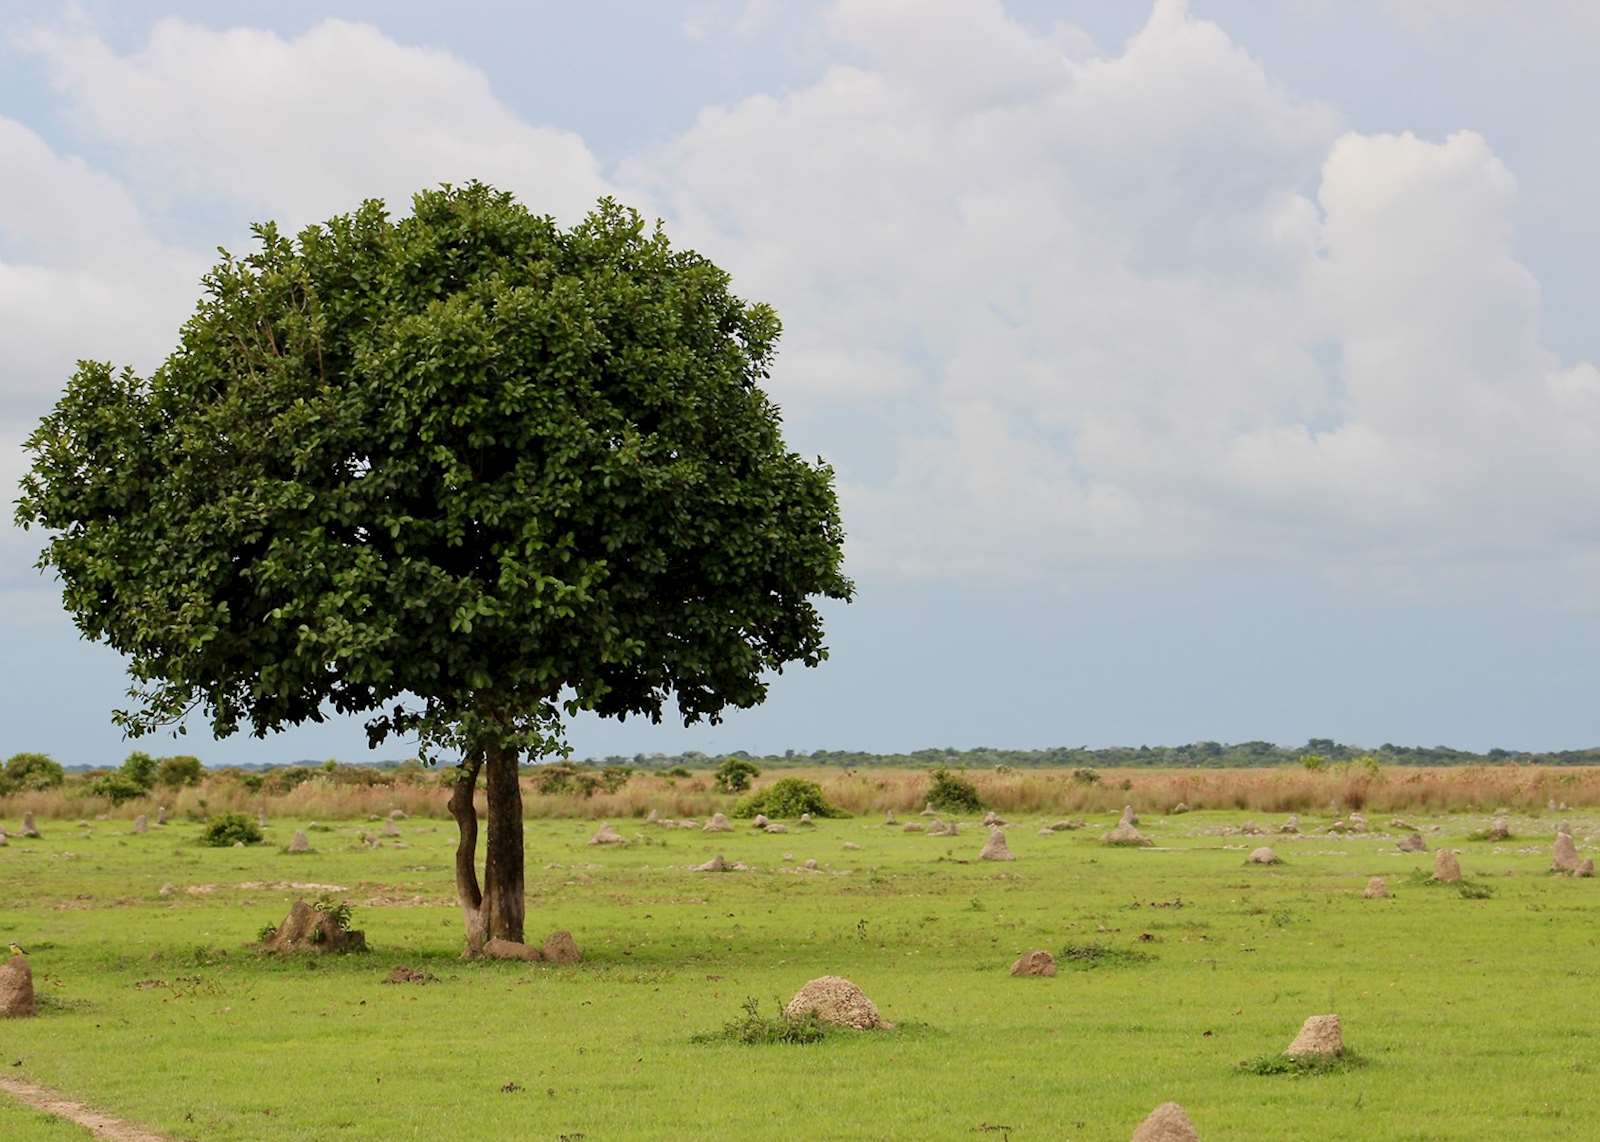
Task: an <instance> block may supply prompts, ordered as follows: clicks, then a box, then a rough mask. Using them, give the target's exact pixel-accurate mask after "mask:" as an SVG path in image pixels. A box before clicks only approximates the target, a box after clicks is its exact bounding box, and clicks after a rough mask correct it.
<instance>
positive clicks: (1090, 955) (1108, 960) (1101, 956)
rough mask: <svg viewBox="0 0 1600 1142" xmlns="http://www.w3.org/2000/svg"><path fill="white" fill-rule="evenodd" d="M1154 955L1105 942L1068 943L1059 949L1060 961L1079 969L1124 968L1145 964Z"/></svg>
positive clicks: (1152, 958)
mask: <svg viewBox="0 0 1600 1142" xmlns="http://www.w3.org/2000/svg"><path fill="white" fill-rule="evenodd" d="M1154 959H1155V957H1154V956H1152V955H1151V954H1150V953H1148V952H1136V951H1133V950H1132V949H1130V948H1113V947H1109V946H1107V945H1105V944H1068V945H1067V946H1066V947H1064V948H1062V949H1061V962H1062V963H1063V964H1065V965H1066V966H1067V967H1069V968H1077V969H1078V970H1079V971H1093V970H1094V969H1095V968H1125V967H1134V966H1136V965H1138V964H1147V963H1149V962H1150V961H1151V960H1154Z"/></svg>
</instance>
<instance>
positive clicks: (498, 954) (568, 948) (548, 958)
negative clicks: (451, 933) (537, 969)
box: [467, 932, 583, 964]
mask: <svg viewBox="0 0 1600 1142" xmlns="http://www.w3.org/2000/svg"><path fill="white" fill-rule="evenodd" d="M481 954H482V955H484V956H485V957H487V958H489V959H492V960H527V961H528V962H530V963H545V964H575V963H578V962H579V961H581V960H582V959H583V956H582V954H581V953H580V952H579V951H578V945H577V942H576V941H575V940H573V938H572V933H571V932H551V933H550V935H549V936H547V937H545V941H544V945H543V946H542V947H535V946H534V945H532V944H523V943H519V942H518V941H516V940H500V939H495V940H490V941H489V942H488V943H486V944H484V945H483V951H482V953H481ZM467 958H468V959H471V958H472V952H471V950H470V949H469V950H468V952H467Z"/></svg>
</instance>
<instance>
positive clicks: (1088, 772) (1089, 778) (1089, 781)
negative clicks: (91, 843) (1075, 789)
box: [1072, 768, 1100, 785]
mask: <svg viewBox="0 0 1600 1142" xmlns="http://www.w3.org/2000/svg"><path fill="white" fill-rule="evenodd" d="M1072 780H1074V781H1076V782H1077V783H1078V784H1079V785H1098V784H1099V783H1100V771H1099V770H1097V769H1083V768H1080V769H1074V770H1073V771H1072Z"/></svg>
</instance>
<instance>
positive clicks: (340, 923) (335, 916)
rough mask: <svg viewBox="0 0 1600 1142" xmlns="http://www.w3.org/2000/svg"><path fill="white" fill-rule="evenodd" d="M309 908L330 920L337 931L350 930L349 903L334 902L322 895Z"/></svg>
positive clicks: (344, 901) (342, 901)
mask: <svg viewBox="0 0 1600 1142" xmlns="http://www.w3.org/2000/svg"><path fill="white" fill-rule="evenodd" d="M311 907H313V908H315V909H316V910H317V911H318V912H321V913H322V914H323V915H324V916H326V917H328V919H330V920H332V921H333V926H334V927H335V928H337V929H339V931H341V932H348V931H349V930H350V913H351V908H350V902H349V901H347V900H335V899H334V898H333V897H331V896H329V895H327V894H326V893H324V894H323V895H321V896H319V897H317V900H316V903H314V904H312V905H311Z"/></svg>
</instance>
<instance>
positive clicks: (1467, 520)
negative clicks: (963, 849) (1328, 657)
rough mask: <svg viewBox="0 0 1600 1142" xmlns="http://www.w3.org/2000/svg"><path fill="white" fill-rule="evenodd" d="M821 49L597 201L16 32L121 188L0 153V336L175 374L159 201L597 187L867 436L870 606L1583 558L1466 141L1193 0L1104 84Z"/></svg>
mask: <svg viewBox="0 0 1600 1142" xmlns="http://www.w3.org/2000/svg"><path fill="white" fill-rule="evenodd" d="M703 11H704V13H706V16H705V19H707V20H711V19H713V18H715V19H716V20H718V21H722V22H726V21H729V20H736V19H737V18H741V14H742V16H743V17H748V18H749V19H751V20H755V21H758V22H759V20H761V19H765V18H766V15H764V14H769V13H770V11H771V9H770V8H769V7H768V6H765V5H761V4H754V5H740V6H730V5H726V4H724V5H719V6H710V7H705V8H704V9H703ZM752 13H753V15H752ZM822 27H823V29H824V30H825V32H826V34H828V35H830V36H832V37H833V40H832V43H833V46H834V51H835V53H836V54H835V63H834V64H833V65H832V66H830V67H827V68H825V69H823V70H822V71H821V73H820V74H819V75H818V77H817V78H816V80H815V82H814V83H812V84H810V85H809V86H805V87H802V88H800V89H797V90H794V91H791V92H788V93H785V94H781V95H778V94H763V95H757V96H753V97H751V98H749V99H745V100H743V101H741V102H738V103H736V104H734V105H731V106H727V107H718V108H708V109H706V110H705V111H703V112H702V113H701V114H700V115H699V117H698V118H697V119H696V121H695V122H694V123H693V124H692V125H691V126H689V127H688V128H687V129H686V130H685V131H683V133H682V134H681V135H679V136H678V137H677V138H675V139H673V140H672V141H671V142H669V143H667V144H666V145H664V146H662V147H660V148H658V149H656V150H654V151H652V152H650V153H648V154H642V155H638V156H635V157H634V158H633V159H631V160H629V161H626V162H623V163H621V164H619V166H618V168H617V170H616V171H614V172H603V171H601V170H600V168H599V166H598V164H597V163H596V161H595V160H594V158H593V156H592V155H591V153H590V152H589V150H588V148H587V147H586V146H585V145H584V143H583V141H582V140H581V139H579V138H578V137H577V136H576V135H573V134H570V133H568V132H565V131H562V130H559V129H554V128H549V127H537V126H531V125H529V124H526V123H524V122H522V121H520V120H518V119H517V118H516V117H515V116H513V115H512V114H511V113H510V112H509V111H508V110H507V109H506V108H505V107H504V106H503V105H502V104H501V103H500V102H499V101H498V100H497V99H496V98H495V97H494V95H493V93H492V92H491V91H490V88H489V85H488V83H487V81H486V79H485V78H484V76H483V75H482V74H481V73H480V72H478V71H477V70H476V69H474V68H473V67H471V66H470V65H468V64H466V63H463V62H462V61H460V60H457V59H454V58H452V57H450V56H448V55H445V54H443V53H440V52H436V51H431V50H427V49H420V48H415V47H408V46H404V45H401V44H397V43H395V42H394V41H392V40H389V39H387V38H386V37H385V36H383V35H382V33H380V32H379V31H377V30H375V29H373V28H370V27H366V26H362V25H355V24H348V23H341V22H337V21H330V22H327V23H324V24H320V25H318V26H316V27H315V28H313V29H311V30H310V31H307V32H306V33H304V34H302V35H300V36H298V37H295V38H292V39H285V38H282V37H279V36H277V35H274V34H271V33H266V32H258V31H250V30H233V31H226V32H218V31H211V30H207V29H203V28H199V27H196V26H193V25H189V24H184V23H180V22H175V21H168V22H165V23H162V24H160V25H158V26H157V27H156V29H155V31H154V32H153V34H152V36H151V39H150V41H149V43H148V44H147V45H145V46H144V47H142V48H140V49H138V50H136V51H133V52H130V53H118V52H117V51H115V50H113V49H112V48H110V47H108V46H107V45H106V44H104V43H103V42H101V41H100V40H98V39H96V38H95V37H94V36H93V35H92V34H89V35H85V34H83V33H72V34H68V33H34V34H33V35H32V37H31V39H30V43H31V44H32V46H33V48H34V50H36V51H37V52H39V53H40V54H41V55H42V57H43V58H44V59H45V60H46V62H47V63H48V65H49V69H50V72H51V74H52V76H53V78H54V81H55V82H56V84H57V85H58V87H59V89H60V91H61V93H62V95H63V98H64V99H65V101H66V103H67V105H68V107H69V108H70V109H71V110H72V112H73V114H74V117H75V120H76V122H77V123H78V124H79V125H80V127H81V129H83V130H84V131H85V132H87V133H88V134H89V135H90V136H91V137H92V138H94V139H95V140H98V141H100V142H102V143H104V144H107V145H110V146H111V147H113V148H114V149H115V150H116V152H117V153H118V154H120V155H121V156H122V158H121V168H120V173H121V175H122V177H121V178H112V177H110V176H108V175H107V174H105V173H104V172H98V171H95V170H93V169H91V168H89V167H86V166H84V165H83V164H81V163H77V162H76V161H74V160H71V159H67V158H62V157H60V156H58V155H56V154H54V153H53V152H50V151H49V150H48V148H44V147H43V144H42V143H40V142H39V140H37V139H36V138H33V137H32V136H29V135H28V134H27V133H26V132H25V131H20V129H19V128H17V127H16V126H15V125H9V131H8V129H7V127H8V125H6V124H4V123H3V122H0V163H3V161H4V158H5V156H6V155H7V154H10V155H13V156H16V155H22V156H25V157H26V161H27V163H28V164H29V167H30V170H31V169H34V168H37V170H38V171H40V172H42V173H41V174H40V177H39V179H37V180H34V181H33V182H31V183H29V184H28V185H27V186H25V187H24V188H23V189H21V190H18V189H17V188H15V187H10V188H0V207H5V208H6V209H5V210H4V211H0V227H3V229H0V297H9V298H11V299H12V304H10V305H6V306H4V307H0V334H4V335H6V336H8V337H10V338H12V339H17V338H20V341H19V342H18V343H19V344H20V345H21V346H22V348H21V349H20V352H21V353H22V354H23V355H24V356H25V357H27V358H28V360H29V361H30V362H31V363H30V365H29V369H30V370H32V375H36V376H41V377H42V376H53V377H58V376H60V375H62V374H61V372H60V358H61V354H62V352H63V351H64V347H65V345H66V344H67V343H68V342H73V343H77V342H79V341H81V342H82V343H84V344H89V345H99V344H104V345H107V346H111V345H127V346H132V347H133V348H132V349H130V350H128V352H146V351H147V346H148V345H149V344H150V342H149V338H150V337H151V334H150V332H149V331H150V330H152V329H154V330H156V331H157V332H158V333H159V334H160V335H162V336H168V337H170V334H171V331H172V330H173V329H174V328H175V325H176V318H175V317H172V316H170V315H169V310H170V309H171V308H172V306H173V302H172V299H173V298H174V297H176V296H178V295H179V294H180V293H182V294H184V296H192V278H193V273H194V270H193V268H192V266H191V265H190V263H189V261H188V259H189V258H190V257H191V255H186V254H184V252H183V251H181V250H175V249H174V248H172V247H170V246H167V245H164V244H162V243H161V242H160V241H158V240H157V239H156V238H155V237H153V236H152V235H153V234H154V233H155V232H156V230H157V229H158V228H157V227H153V226H152V224H151V223H150V222H149V221H148V219H150V218H151V217H156V218H158V219H160V218H162V212H163V211H164V210H166V209H167V208H168V207H169V206H171V205H172V201H173V200H172V199H170V198H169V195H175V196H176V200H177V201H183V202H195V203H201V204H206V205H207V206H208V207H209V208H210V209H213V210H218V209H220V210H221V211H222V212H223V213H225V214H226V216H227V218H229V219H230V220H233V219H236V218H237V217H238V216H239V215H240V214H241V213H243V214H247V215H250V216H254V215H274V216H278V217H280V218H282V219H284V220H285V221H286V222H291V223H293V222H301V221H306V220H310V219H314V218H318V217H322V216H325V215H326V214H328V213H330V212H332V211H335V210H342V209H348V208H349V207H351V206H352V205H354V203H355V202H356V201H358V200H359V199H360V198H362V197H364V196H368V195H371V194H374V193H376V194H379V195H382V196H386V197H388V198H390V199H391V201H392V202H395V203H399V202H403V200H404V198H405V196H406V195H407V194H409V193H410V192H411V191H413V190H415V189H416V188H417V187H419V186H423V185H428V184H430V183H433V182H437V181H441V180H446V179H448V180H452V181H461V180H464V179H467V178H471V177H481V178H485V179H488V180H490V181H494V182H497V183H499V184H500V185H502V186H504V187H506V188H507V189H511V190H514V191H516V192H517V193H518V194H519V195H520V196H521V197H522V198H523V200H524V201H526V202H528V203H529V204H530V205H533V206H534V207H535V208H537V209H549V210H552V211H554V212H555V213H557V214H558V215H559V216H564V217H568V218H570V217H573V216H574V215H575V214H576V213H578V212H580V211H581V210H582V209H583V208H584V207H585V206H587V205H588V204H589V202H590V201H592V198H593V197H594V196H595V195H596V194H598V193H601V192H602V191H604V190H605V189H606V188H607V187H608V186H612V185H615V186H619V187H622V188H624V189H623V191H622V197H624V199H627V200H631V201H634V202H636V203H639V204H641V205H646V204H652V203H653V204H654V205H655V209H657V210H659V211H660V212H661V213H663V214H665V215H666V217H667V218H668V220H669V223H670V224H671V227H672V230H673V233H674V235H675V237H676V238H677V239H678V240H680V241H683V242H686V243H688V244H691V245H694V246H696V247H698V248H700V249H701V250H703V252H705V253H707V254H708V255H710V256H712V257H713V258H715V259H716V260H718V261H719V262H720V263H722V264H723V265H725V266H726V267H727V268H728V269H729V270H730V271H732V272H733V274H734V279H735V283H736V286H737V288H738V289H739V291H740V292H741V293H742V294H745V295H746V296H750V297H757V298H762V299H765V300H769V301H772V302H773V303H775V304H776V305H777V306H778V308H779V310H780V312H781V313H782V314H783V317H784V320H785V323H786V327H787V331H788V332H787V334H786V339H785V343H784V344H785V350H784V354H783V356H782V358H781V360H780V364H779V370H778V372H777V374H776V375H775V377H774V382H773V385H774V389H775V392H776V395H777V396H778V398H779V399H780V400H781V401H782V402H783V403H784V404H785V406H786V409H787V410H788V411H789V412H790V413H791V415H792V416H793V417H795V418H796V419H804V418H806V417H812V418H813V419H816V420H818V421H820V422H825V423H827V424H829V425H837V424H838V423H840V422H841V420H842V419H843V418H844V417H851V418H854V419H856V420H857V421H858V423H857V424H856V425H855V426H854V427H850V428H848V429H846V430H845V431H844V432H843V433H842V434H841V435H839V436H837V437H835V438H833V439H832V440H825V441H824V442H823V443H824V447H825V448H827V449H828V450H829V451H831V452H835V453H836V454H837V458H838V459H839V460H840V461H841V471H842V476H843V481H844V486H843V492H844V496H845V503H846V524H847V527H848V529H849V532H850V536H851V540H850V541H851V561H852V565H853V568H854V570H855V571H856V572H857V573H858V574H861V575H864V576H867V577H880V578H897V577H921V578H935V579H963V580H986V581H996V580H999V581H1006V580H1016V579H1034V580H1041V579H1042V580H1046V581H1073V580H1075V579H1076V578H1079V577H1082V576H1087V575H1107V574H1111V575H1114V574H1116V573H1117V569H1118V568H1127V567H1132V566H1135V565H1141V564H1151V563H1170V562H1174V561H1180V560H1227V559H1245V560H1251V561H1259V560H1272V561H1278V562H1290V563H1295V564H1299V565H1304V566H1309V567H1315V568H1318V569H1331V570H1332V572H1333V573H1336V574H1339V575H1345V576H1349V575H1353V574H1360V573H1361V572H1360V569H1361V568H1363V567H1371V566H1387V567H1402V566H1404V567H1408V568H1410V569H1411V570H1412V571H1415V569H1416V568H1419V567H1426V566H1432V567H1438V566H1441V565H1444V564H1453V565H1455V566H1458V567H1459V566H1462V565H1467V564H1473V563H1479V564H1483V565H1486V566H1487V565H1498V564H1504V563H1506V562H1508V561H1511V560H1516V559H1527V558H1528V557H1530V556H1532V557H1534V558H1536V559H1537V558H1547V559H1549V560H1565V561H1568V562H1569V563H1571V564H1572V565H1575V566H1577V565H1586V566H1592V565H1593V563H1594V562H1595V561H1596V559H1597V558H1600V533H1597V531H1596V528H1595V525H1593V524H1592V523H1590V522H1589V520H1590V519H1591V518H1592V516H1593V512H1592V505H1593V504H1594V503H1595V502H1596V493H1597V492H1600V476H1597V475H1596V471H1595V466H1594V465H1593V464H1592V463H1591V462H1590V459H1589V458H1590V457H1591V456H1592V455H1594V454H1595V453H1596V451H1597V446H1600V370H1596V368H1595V367H1594V366H1593V365H1592V364H1587V363H1583V362H1564V361H1561V360H1559V359H1558V358H1557V357H1556V355H1555V354H1553V353H1552V352H1551V351H1550V350H1549V349H1548V348H1547V346H1546V344H1545V339H1544V337H1543V336H1542V333H1541V329H1540V297H1539V289H1538V283H1537V281H1536V280H1535V279H1534V278H1533V276H1532V275H1531V274H1530V273H1529V272H1528V270H1527V269H1526V268H1525V267H1524V266H1522V265H1521V264H1519V262H1518V260H1517V257H1516V252H1515V246H1514V238H1515V234H1514V232H1513V222H1514V219H1515V218H1516V212H1517V208H1518V190H1517V184H1516V180H1515V178H1514V177H1513V175H1512V173H1511V172H1510V171H1508V170H1507V169H1506V166H1505V165H1504V164H1503V163H1502V162H1501V161H1500V160H1499V159H1498V158H1497V157H1496V155H1495V153H1494V151H1493V149H1492V148H1491V147H1490V145H1489V144H1488V143H1487V142H1486V141H1485V139H1484V138H1482V137H1480V136H1479V135H1476V134H1473V133H1472V132H1470V131H1463V132H1459V133H1456V134H1453V135H1450V136H1448V137H1445V138H1440V139H1424V138H1418V137H1414V136H1412V135H1406V134H1395V135H1364V134H1360V133H1356V132H1352V131H1350V130H1349V129H1348V127H1347V124H1345V123H1344V122H1343V120H1342V118H1341V116H1340V115H1339V114H1338V112H1337V111H1336V110H1334V109H1332V108H1330V107H1327V106H1324V105H1321V104H1316V103H1312V102H1307V101H1305V100H1301V99H1297V98H1296V97H1295V96H1294V95H1292V94H1291V93H1290V92H1289V91H1288V90H1286V89H1285V88H1284V87H1283V86H1282V85H1281V84H1280V83H1278V82H1277V81H1275V79H1274V78H1273V77H1272V75H1271V74H1270V72H1269V71H1268V70H1267V68H1266V67H1264V66H1263V64H1262V63H1261V62H1260V61H1257V60H1255V59H1253V58H1251V57H1250V56H1249V55H1248V54H1246V53H1245V52H1243V51H1242V50H1241V49H1240V48H1239V47H1238V46H1237V45H1236V44H1235V43H1233V42H1232V41H1231V40H1230V39H1229V37H1228V36H1227V35H1226V33H1225V32H1224V31H1223V30H1222V29H1220V28H1218V27H1217V26H1215V25H1214V24H1211V23H1208V22H1206V21H1203V20H1199V19H1196V18H1195V17H1193V16H1192V15H1191V14H1190V13H1189V12H1188V10H1187V9H1186V7H1185V5H1184V4H1182V3H1181V2H1178V0H1160V2H1158V3H1156V4H1155V6H1154V9H1153V11H1152V15H1151V17H1150V19H1149V21H1148V23H1147V24H1146V26H1145V27H1144V28H1143V29H1142V30H1140V31H1139V33H1138V34H1137V35H1135V36H1134V37H1133V38H1132V39H1131V40H1129V42H1128V43H1127V44H1126V45H1124V46H1123V47H1122V48H1120V49H1119V50H1117V51H1116V52H1114V53H1110V54H1105V53H1098V52H1097V51H1096V49H1095V48H1094V47H1093V45H1092V44H1091V43H1090V41H1089V39H1088V37H1087V36H1085V35H1084V34H1083V33H1081V32H1079V31H1077V30H1076V29H1073V28H1071V27H1070V26H1066V25H1061V26H1058V27H1056V28H1054V29H1052V30H1050V31H1048V32H1044V33H1039V32H1035V31H1032V30H1030V29H1028V28H1026V27H1024V26H1023V25H1021V24H1020V23H1017V22H1016V21H1013V20H1011V19H1009V18H1008V17H1007V15H1006V12H1005V10H1004V9H1003V7H1002V6H1001V5H1000V4H999V3H997V2H993V0H918V2H916V3H911V2H909V0H882V2H874V3H868V2H866V0H840V2H839V3H836V4H834V5H833V6H832V7H831V8H830V9H829V10H828V13H827V15H826V18H825V19H824V20H823V21H822ZM735 30H737V29H735ZM752 34H753V33H752ZM19 132H20V133H19ZM25 181H26V180H25ZM8 194H9V195H11V196H12V197H9V198H8V197H6V196H7V195H8ZM18 200H23V201H24V206H23V207H22V208H21V210H22V213H20V214H17V215H16V217H20V218H22V219H23V220H24V221H23V222H22V223H21V224H17V225H10V226H7V219H6V218H5V217H4V215H5V214H9V213H11V212H12V210H13V209H15V208H14V206H13V203H14V202H16V201H18ZM91 214H93V215H94V218H95V221H93V223H92V225H89V224H86V225H85V226H84V227H82V228H79V229H77V230H75V229H74V227H73V225H71V220H73V219H83V218H87V217H88V216H89V215H91ZM41 235H43V236H44V237H42V238H41ZM30 244H31V245H30ZM24 252H26V255H27V258H28V259H31V260H27V261H23V260H20V259H21V256H22V254H23V253H24ZM8 258H9V259H10V260H7V259H8ZM146 263H149V265H146ZM151 266H155V267H161V269H160V271H159V272H157V271H156V270H155V269H152V268H150V267H151ZM180 267H181V273H183V274H187V275H189V276H188V278H187V279H185V280H186V282H187V283H189V284H187V285H186V289H187V291H188V292H187V293H185V292H184V291H182V290H176V289H174V288H173V287H172V285H171V282H173V281H176V280H178V279H177V275H178V274H179V273H180ZM7 274H10V275H12V278H11V279H8V278H7V276H6V275H7ZM30 275H32V276H30ZM8 282H9V284H8ZM39 282H44V283H45V284H44V285H42V286H41V285H40V284H39ZM152 282H158V283H161V284H160V285H159V288H153V289H145V288H144V284H145V283H152ZM8 289H9V290H10V293H9V294H7V293H6V292H5V291H6V290H8ZM119 303H120V304H119ZM83 314H90V315H93V317H92V319H91V320H87V321H84V320H79V319H78V315H83ZM62 315H66V316H62ZM7 321H9V322H11V323H12V324H11V325H10V326H6V325H4V324H3V323H5V322H7ZM52 323H53V324H52ZM141 338H144V340H142V341H141ZM96 352H97V353H98V354H100V355H107V356H116V357H119V358H120V357H122V356H125V355H126V352H124V351H112V350H110V349H107V350H105V351H100V350H96ZM30 354H31V356H29V355H30ZM41 411H42V410H41ZM830 418H831V419H830Z"/></svg>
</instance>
